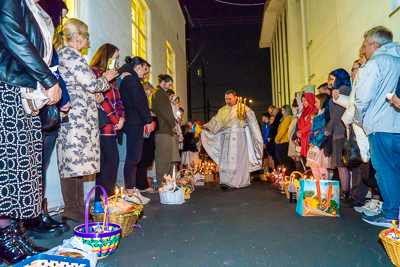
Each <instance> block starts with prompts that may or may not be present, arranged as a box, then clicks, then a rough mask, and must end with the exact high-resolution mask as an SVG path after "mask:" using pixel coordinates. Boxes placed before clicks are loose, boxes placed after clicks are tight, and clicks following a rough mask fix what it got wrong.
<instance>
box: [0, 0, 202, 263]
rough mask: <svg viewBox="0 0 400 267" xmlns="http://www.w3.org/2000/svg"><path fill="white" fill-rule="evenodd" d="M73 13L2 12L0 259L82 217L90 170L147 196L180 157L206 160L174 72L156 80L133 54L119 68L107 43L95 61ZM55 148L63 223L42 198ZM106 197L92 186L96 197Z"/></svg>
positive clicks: (53, 0)
mask: <svg viewBox="0 0 400 267" xmlns="http://www.w3.org/2000/svg"><path fill="white" fill-rule="evenodd" d="M67 13H68V8H67V6H66V4H65V2H64V1H62V0H42V1H40V2H39V0H26V1H20V2H18V1H13V0H7V1H4V3H3V4H2V8H1V10H0V32H1V34H0V41H1V42H0V51H1V52H0V118H1V125H0V133H1V136H0V139H1V140H2V141H1V143H0V154H1V159H0V177H1V178H0V251H1V255H0V262H6V263H8V264H14V263H17V262H20V261H21V260H23V259H25V258H26V257H27V256H31V255H35V254H38V253H41V252H44V251H46V250H47V248H43V247H38V246H36V245H35V243H34V242H32V240H31V239H30V237H34V238H36V239H49V238H55V237H59V236H61V235H62V233H63V232H67V231H69V230H70V227H69V225H68V223H67V221H68V220H73V221H76V222H84V221H85V206H84V186H83V185H84V179H83V177H84V176H87V175H96V185H101V186H103V187H104V189H105V191H106V193H107V195H108V196H112V195H114V194H115V190H116V188H120V186H123V187H124V188H125V189H124V191H126V192H128V193H132V194H136V195H137V196H138V197H140V198H141V199H142V201H143V203H144V204H145V203H147V202H148V200H149V199H148V198H145V197H143V196H142V195H141V193H140V192H147V193H154V192H157V186H153V184H155V183H156V184H158V186H162V182H163V180H164V178H163V176H164V174H168V173H170V172H172V170H173V169H174V168H179V166H178V164H179V163H183V166H182V165H181V166H180V167H181V168H183V167H185V165H190V164H192V165H193V164H194V165H196V166H197V164H198V163H199V156H198V148H197V143H198V142H199V138H198V137H199V133H196V132H195V130H194V128H193V124H194V123H193V121H189V122H188V123H187V124H184V123H183V119H182V118H183V115H184V110H183V109H182V108H181V107H179V101H180V99H179V97H178V96H177V95H176V94H175V92H174V91H173V90H172V87H173V78H172V77H171V76H170V75H167V74H160V75H158V84H157V86H156V87H155V88H154V87H153V86H152V85H151V84H150V83H149V82H148V81H147V78H148V76H149V73H150V68H151V65H150V64H149V63H148V62H147V61H146V60H144V59H142V58H140V57H130V56H127V57H126V58H125V62H124V63H123V64H121V65H122V66H120V55H119V49H118V47H117V46H115V45H113V44H110V43H106V44H103V45H101V46H100V47H99V48H98V49H97V51H96V52H95V54H94V56H93V57H92V59H91V61H90V63H89V64H88V63H87V61H86V60H85V58H84V56H83V55H82V53H81V52H82V51H83V50H85V49H88V47H89V43H90V41H89V39H90V38H89V36H90V35H89V29H88V26H87V25H86V24H85V23H84V22H83V21H80V20H78V19H73V18H71V19H66V20H65V21H64V22H63V19H64V18H65V16H66V14H67ZM55 146H56V150H57V165H58V172H59V176H60V184H61V191H62V197H63V200H64V205H65V206H64V210H63V214H62V215H63V218H62V221H56V220H54V219H53V218H52V217H51V216H50V215H49V214H48V211H47V201H46V199H44V196H45V190H46V179H47V177H46V169H47V167H48V165H49V161H50V155H51V153H52V151H53V149H54V147H55ZM181 156H182V161H181ZM154 162H155V164H154ZM155 165H156V166H157V168H155V167H154V166H155ZM149 168H152V169H153V171H154V169H155V170H156V174H155V175H154V181H153V179H151V181H149V179H148V169H149ZM155 181H157V182H155ZM117 186H118V187H117ZM103 197H104V196H102V192H101V191H100V190H98V191H96V192H95V201H99V200H101V199H102V198H103Z"/></svg>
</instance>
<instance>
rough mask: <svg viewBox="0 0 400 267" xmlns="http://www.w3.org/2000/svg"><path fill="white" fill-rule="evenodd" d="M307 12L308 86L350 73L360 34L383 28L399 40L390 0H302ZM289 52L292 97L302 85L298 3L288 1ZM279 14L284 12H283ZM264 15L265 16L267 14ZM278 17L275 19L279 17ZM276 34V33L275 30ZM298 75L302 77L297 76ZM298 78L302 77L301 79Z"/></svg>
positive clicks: (399, 17) (398, 15)
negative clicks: (342, 71) (332, 74)
mask: <svg viewBox="0 0 400 267" xmlns="http://www.w3.org/2000/svg"><path fill="white" fill-rule="evenodd" d="M304 2H305V10H306V25H307V26H306V29H307V43H308V42H309V41H312V44H311V45H310V46H309V48H308V58H309V70H310V73H309V75H310V76H311V75H313V74H314V75H315V76H314V78H312V79H311V81H310V84H312V85H316V86H318V85H320V84H322V83H324V82H326V79H327V76H328V74H329V73H330V72H331V71H333V70H335V69H337V68H344V69H346V70H347V71H348V72H349V73H350V70H351V66H352V64H353V62H354V60H356V59H357V58H358V50H359V48H360V47H361V45H362V41H363V34H364V32H365V31H367V30H369V29H370V28H372V27H375V26H378V25H383V26H386V27H388V28H389V29H390V30H391V31H392V32H393V34H394V41H399V40H400V27H399V26H398V25H400V11H398V12H396V13H394V14H393V15H392V16H391V17H389V15H390V14H391V12H392V11H393V10H392V7H391V0H368V1H366V0H351V1H349V0H304ZM285 7H286V9H287V10H288V50H289V68H290V70H289V74H290V85H291V86H290V89H291V96H293V93H294V92H295V91H299V90H300V89H301V88H302V87H303V86H304V85H305V82H304V79H303V78H302V77H304V61H303V56H302V54H301V53H302V52H301V51H302V50H301V49H302V38H301V30H302V29H301V21H300V18H301V16H300V1H296V0H287V1H286V4H285ZM281 12H284V10H282V11H281ZM266 14H267V13H266ZM279 15H280V14H278V15H277V17H279ZM275 30H276V29H275ZM299 72H301V73H299ZM300 74H301V75H300Z"/></svg>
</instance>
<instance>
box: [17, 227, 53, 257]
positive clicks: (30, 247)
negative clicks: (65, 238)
mask: <svg viewBox="0 0 400 267" xmlns="http://www.w3.org/2000/svg"><path fill="white" fill-rule="evenodd" d="M11 225H12V227H13V230H14V233H15V235H16V237H17V239H18V241H19V243H20V244H21V245H22V246H23V247H24V248H25V250H27V251H29V252H30V253H31V254H33V255H35V254H39V253H43V252H45V251H48V250H49V249H48V248H44V247H39V246H36V244H35V243H34V242H33V241H32V240H31V239H30V238H29V236H28V235H27V234H26V233H25V228H24V224H23V223H22V222H18V221H14V222H12V223H11Z"/></svg>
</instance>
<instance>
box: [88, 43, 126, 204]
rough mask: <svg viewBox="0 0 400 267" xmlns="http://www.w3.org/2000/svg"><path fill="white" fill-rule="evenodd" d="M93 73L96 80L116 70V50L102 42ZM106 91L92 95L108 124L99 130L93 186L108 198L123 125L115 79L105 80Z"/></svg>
mask: <svg viewBox="0 0 400 267" xmlns="http://www.w3.org/2000/svg"><path fill="white" fill-rule="evenodd" d="M89 66H90V68H91V69H92V71H93V73H94V74H95V75H96V77H97V78H100V77H102V76H103V75H104V73H106V71H108V70H111V69H116V68H118V67H119V49H118V47H116V46H115V45H112V44H109V43H106V44H103V45H102V46H100V47H99V49H97V51H96V53H95V54H94V55H93V57H92V60H91V61H90V64H89ZM109 84H110V90H108V91H106V92H101V93H96V102H97V104H98V105H99V106H100V107H101V109H102V110H103V111H104V113H105V114H106V115H107V118H108V123H107V124H106V125H105V126H104V127H103V128H101V129H100V130H99V131H100V172H99V173H97V177H96V185H101V186H103V187H104V189H105V190H106V192H107V195H108V196H112V195H114V193H115V184H116V180H117V172H118V165H119V154H118V147H117V143H116V137H117V131H118V130H121V129H122V127H123V126H124V122H125V111H124V106H123V105H122V101H121V97H120V94H119V89H118V88H119V87H118V82H117V79H114V80H112V81H109ZM101 194H102V191H101V190H100V188H96V192H95V201H100V200H101V198H100V196H101Z"/></svg>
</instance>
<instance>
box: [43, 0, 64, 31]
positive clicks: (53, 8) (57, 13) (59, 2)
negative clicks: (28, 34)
mask: <svg viewBox="0 0 400 267" xmlns="http://www.w3.org/2000/svg"><path fill="white" fill-rule="evenodd" d="M38 4H39V5H40V6H41V8H43V10H44V12H46V13H47V14H48V15H49V16H50V18H51V20H52V21H53V25H54V29H57V28H58V26H60V25H61V23H62V11H63V9H66V10H67V13H68V7H67V5H66V4H65V2H64V1H63V0H41V1H39V2H38Z"/></svg>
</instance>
